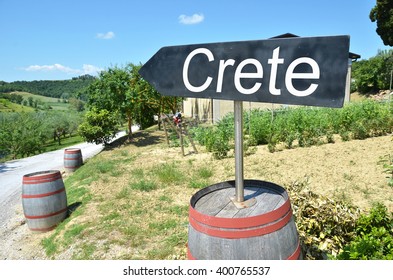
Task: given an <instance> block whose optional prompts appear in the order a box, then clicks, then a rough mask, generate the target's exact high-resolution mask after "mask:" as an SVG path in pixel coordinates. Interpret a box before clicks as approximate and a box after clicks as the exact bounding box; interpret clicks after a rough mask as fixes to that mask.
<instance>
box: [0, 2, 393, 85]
mask: <svg viewBox="0 0 393 280" xmlns="http://www.w3.org/2000/svg"><path fill="white" fill-rule="evenodd" d="M375 2H376V1H375V0H344V1H343V0H326V1H325V0H321V1H315V0H296V1H295V0H281V1H273V0H269V1H265V0H234V1H232V0H226V1H224V0H222V1H221V0H194V1H191V0H173V1H171V0H167V1H164V0H161V1H160V0H140V1H134V0H107V1H104V0H78V1H76V0H0V80H3V81H7V82H11V81H16V80H25V81H31V80H58V79H70V78H72V77H76V76H79V75H83V74H96V73H97V71H100V70H102V69H107V68H109V67H113V66H120V67H122V66H124V65H126V64H127V63H140V62H141V63H145V62H146V61H147V60H148V59H149V58H150V57H151V56H153V55H154V53H156V52H157V51H158V50H159V49H160V48H161V47H163V46H172V45H187V44H195V43H214V42H228V41H247V40H259V39H267V38H270V37H273V36H276V35H280V34H283V33H287V32H289V33H293V34H297V35H299V36H306V37H309V36H331V35H350V37H351V47H350V51H352V52H355V53H358V54H360V55H361V56H362V59H368V58H370V57H372V56H375V55H376V54H377V52H378V50H383V49H387V48H388V47H387V46H384V45H383V42H382V40H381V39H380V37H379V36H378V35H377V33H376V32H375V29H376V24H375V23H372V22H371V21H370V20H369V12H370V10H371V8H372V7H373V6H374V5H375Z"/></svg>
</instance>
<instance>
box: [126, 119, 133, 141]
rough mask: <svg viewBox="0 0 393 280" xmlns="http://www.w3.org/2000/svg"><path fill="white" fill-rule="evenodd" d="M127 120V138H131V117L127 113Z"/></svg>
mask: <svg viewBox="0 0 393 280" xmlns="http://www.w3.org/2000/svg"><path fill="white" fill-rule="evenodd" d="M127 121H128V123H127V125H128V140H131V138H132V129H131V127H132V117H131V114H127Z"/></svg>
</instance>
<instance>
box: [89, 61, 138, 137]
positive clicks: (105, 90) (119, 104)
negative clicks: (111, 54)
mask: <svg viewBox="0 0 393 280" xmlns="http://www.w3.org/2000/svg"><path fill="white" fill-rule="evenodd" d="M130 82H131V75H130V71H129V69H127V68H124V69H121V68H118V67H114V68H110V69H108V70H107V71H102V72H101V73H100V75H99V79H97V80H95V81H94V82H93V83H92V84H91V85H90V86H89V88H88V90H87V95H88V96H87V104H88V106H89V107H90V108H91V107H94V108H97V109H105V110H107V111H108V112H117V113H119V114H120V115H121V116H122V117H123V118H125V119H126V120H127V127H128V135H129V138H130V137H131V135H132V131H131V126H132V121H133V111H134V107H135V105H136V104H137V103H138V93H137V92H135V91H134V90H132V88H131V85H130Z"/></svg>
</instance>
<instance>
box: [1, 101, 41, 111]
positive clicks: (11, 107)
mask: <svg viewBox="0 0 393 280" xmlns="http://www.w3.org/2000/svg"><path fill="white" fill-rule="evenodd" d="M33 111H34V109H33V108H31V107H28V106H23V105H20V104H16V103H12V102H11V101H9V100H7V99H3V98H1V99H0V113H1V112H3V113H6V112H33Z"/></svg>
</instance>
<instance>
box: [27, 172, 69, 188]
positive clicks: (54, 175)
mask: <svg viewBox="0 0 393 280" xmlns="http://www.w3.org/2000/svg"><path fill="white" fill-rule="evenodd" d="M39 174H42V175H39ZM59 179H62V177H61V173H60V171H58V170H57V171H48V172H45V173H42V172H36V173H30V174H27V175H24V176H23V184H25V185H32V184H39V183H48V182H54V181H57V180H59Z"/></svg>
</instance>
